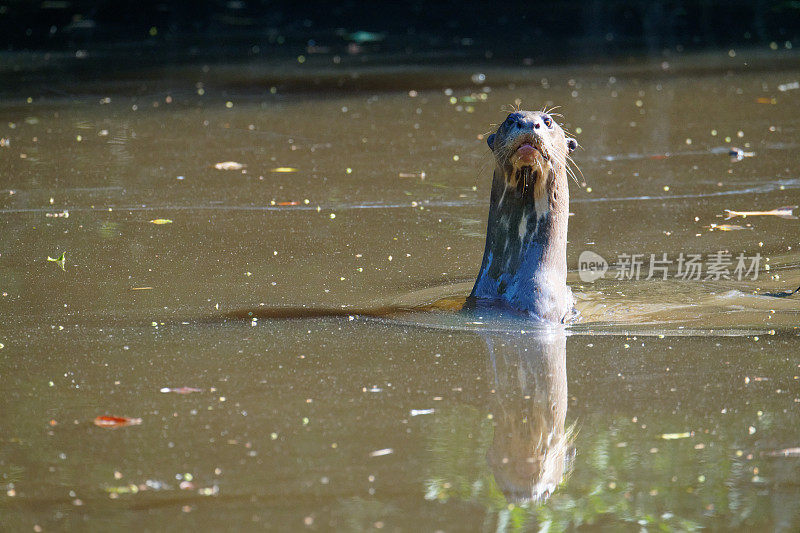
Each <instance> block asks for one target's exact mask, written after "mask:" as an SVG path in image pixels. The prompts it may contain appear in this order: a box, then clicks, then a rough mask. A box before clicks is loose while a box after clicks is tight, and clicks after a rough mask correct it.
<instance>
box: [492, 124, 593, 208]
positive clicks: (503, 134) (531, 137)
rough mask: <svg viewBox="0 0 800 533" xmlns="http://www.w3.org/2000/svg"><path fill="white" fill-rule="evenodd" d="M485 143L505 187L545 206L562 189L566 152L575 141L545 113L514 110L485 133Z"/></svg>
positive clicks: (564, 179)
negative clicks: (488, 133) (489, 131)
mask: <svg viewBox="0 0 800 533" xmlns="http://www.w3.org/2000/svg"><path fill="white" fill-rule="evenodd" d="M487 143H488V144H489V148H491V150H492V152H493V153H494V157H495V160H496V162H497V168H498V170H499V171H500V172H501V173H502V175H503V177H504V179H505V183H506V187H508V188H511V189H514V190H515V191H516V192H517V194H518V195H519V196H521V197H522V198H526V199H532V200H533V201H534V202H535V204H536V205H537V208H538V207H541V208H542V209H547V208H549V207H550V205H549V204H550V203H552V202H553V201H554V200H557V199H558V193H557V190H558V189H566V187H567V181H566V175H567V159H568V154H569V153H570V152H572V151H573V150H575V148H577V146H578V143H577V142H576V141H575V139H571V138H568V137H567V136H566V135H565V134H564V130H562V129H561V127H560V126H559V125H558V124H556V121H555V120H553V118H552V117H551V116H550V115H549V114H547V113H545V112H543V111H515V112H513V113H511V114H510V115H508V118H506V120H505V121H504V122H503V123H502V124H501V125H500V127H499V128H498V129H497V132H496V133H493V134H491V135H489V137H488V139H487ZM562 182H563V183H562ZM544 202H547V203H544ZM538 211H539V209H537V212H538ZM540 214H541V213H540Z"/></svg>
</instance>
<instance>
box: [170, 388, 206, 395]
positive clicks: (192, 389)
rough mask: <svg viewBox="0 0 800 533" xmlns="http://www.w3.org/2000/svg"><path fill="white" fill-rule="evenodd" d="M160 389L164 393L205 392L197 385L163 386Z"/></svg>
mask: <svg viewBox="0 0 800 533" xmlns="http://www.w3.org/2000/svg"><path fill="white" fill-rule="evenodd" d="M160 391H161V392H163V393H164V394H166V393H168V392H172V393H175V394H191V393H193V392H203V389H198V388H196V387H162V388H161V389H160Z"/></svg>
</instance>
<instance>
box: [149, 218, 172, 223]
mask: <svg viewBox="0 0 800 533" xmlns="http://www.w3.org/2000/svg"><path fill="white" fill-rule="evenodd" d="M150 223H151V224H172V220H170V219H168V218H154V219H153V220H151V221H150Z"/></svg>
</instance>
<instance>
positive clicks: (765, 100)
mask: <svg viewBox="0 0 800 533" xmlns="http://www.w3.org/2000/svg"><path fill="white" fill-rule="evenodd" d="M756 103H757V104H772V105H775V104H777V103H778V101H777V100H776V99H775V98H768V97H766V96H760V97H758V98H756Z"/></svg>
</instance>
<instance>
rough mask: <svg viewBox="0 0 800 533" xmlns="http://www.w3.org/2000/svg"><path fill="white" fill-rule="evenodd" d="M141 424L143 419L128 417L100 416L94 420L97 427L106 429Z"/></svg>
mask: <svg viewBox="0 0 800 533" xmlns="http://www.w3.org/2000/svg"><path fill="white" fill-rule="evenodd" d="M141 423H142V419H141V418H128V417H127V416H98V417H97V418H95V419H94V425H95V426H97V427H101V428H105V429H116V428H121V427H125V426H138V425H139V424H141Z"/></svg>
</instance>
